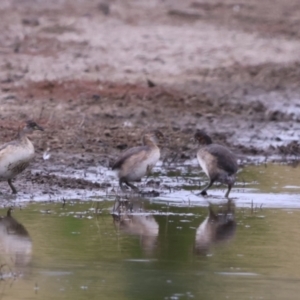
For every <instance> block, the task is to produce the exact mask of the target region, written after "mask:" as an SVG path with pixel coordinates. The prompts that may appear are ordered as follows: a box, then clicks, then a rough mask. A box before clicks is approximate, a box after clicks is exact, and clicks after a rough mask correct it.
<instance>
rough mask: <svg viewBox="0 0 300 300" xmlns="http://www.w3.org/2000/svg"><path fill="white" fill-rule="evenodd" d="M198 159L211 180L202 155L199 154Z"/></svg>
mask: <svg viewBox="0 0 300 300" xmlns="http://www.w3.org/2000/svg"><path fill="white" fill-rule="evenodd" d="M197 159H198V162H199V165H200V167H201V168H202V170H203V171H204V173H205V174H206V175H207V177H208V178H209V172H208V168H207V163H206V161H205V160H204V159H203V158H202V157H201V155H200V154H199V153H197Z"/></svg>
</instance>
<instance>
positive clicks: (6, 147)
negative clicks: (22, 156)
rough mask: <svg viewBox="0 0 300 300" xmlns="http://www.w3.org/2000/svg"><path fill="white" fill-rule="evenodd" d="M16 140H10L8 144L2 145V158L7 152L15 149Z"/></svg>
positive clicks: (0, 151) (0, 148)
mask: <svg viewBox="0 0 300 300" xmlns="http://www.w3.org/2000/svg"><path fill="white" fill-rule="evenodd" d="M16 144H17V143H16V141H11V142H8V143H6V144H3V145H1V146H0V158H1V157H2V155H3V154H4V153H5V152H10V151H13V149H14V147H15V146H16Z"/></svg>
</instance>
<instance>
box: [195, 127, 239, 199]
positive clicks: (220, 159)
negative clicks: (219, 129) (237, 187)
mask: <svg viewBox="0 0 300 300" xmlns="http://www.w3.org/2000/svg"><path fill="white" fill-rule="evenodd" d="M194 140H195V141H197V142H198V144H199V145H200V148H199V150H198V151H197V159H198V162H199V164H200V166H201V168H202V170H203V171H204V173H205V174H206V175H207V177H208V178H209V180H210V182H209V184H208V185H207V186H206V187H205V188H204V189H203V190H202V191H201V193H200V194H201V195H203V196H206V195H207V190H208V189H209V188H210V187H211V186H212V185H213V183H214V182H215V181H217V182H221V183H223V184H226V185H227V186H228V190H227V192H226V194H225V197H226V198H228V196H229V193H230V191H231V188H232V186H233V185H234V183H235V179H236V172H237V170H238V164H237V159H236V156H235V154H234V153H232V152H231V151H230V150H229V149H228V148H227V147H224V146H222V145H219V144H214V143H213V142H212V139H211V138H210V136H208V135H207V134H206V132H205V131H203V130H197V131H196V133H195V134H194Z"/></svg>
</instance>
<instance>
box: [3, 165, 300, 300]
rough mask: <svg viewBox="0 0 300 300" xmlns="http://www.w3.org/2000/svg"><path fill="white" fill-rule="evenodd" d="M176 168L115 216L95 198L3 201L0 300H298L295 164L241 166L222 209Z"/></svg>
mask: <svg viewBox="0 0 300 300" xmlns="http://www.w3.org/2000/svg"><path fill="white" fill-rule="evenodd" d="M182 170H183V171H182V173H173V174H172V172H169V173H165V174H162V173H161V174H160V180H161V182H162V183H163V184H164V186H167V187H169V192H168V193H163V194H162V195H161V196H160V197H157V198H153V199H152V200H146V199H136V201H133V202H132V212H126V210H125V209H124V207H122V209H123V210H122V213H121V215H118V214H115V215H112V214H111V212H112V207H113V205H114V202H113V201H106V200H105V199H106V198H105V197H103V196H102V197H100V198H98V199H97V200H95V199H96V197H94V200H88V199H87V198H85V200H86V201H71V200H68V201H66V202H65V203H64V204H63V201H61V200H59V198H58V199H57V201H58V202H35V203H31V204H28V203H26V204H25V203H22V202H18V201H17V202H13V201H11V202H10V203H8V204H7V205H12V204H13V205H15V209H14V211H13V212H12V217H9V216H8V217H4V218H2V219H0V279H2V280H0V296H1V297H0V299H104V300H105V299H118V300H123V299H124V300H125V299H126V300H127V299H128V300H135V299H137V300H141V299H145V300H148V299H149V300H153V299H166V300H167V299H170V300H177V299H203V300H204V299H300V255H299V253H300V252H299V246H300V234H299V232H300V209H299V207H300V187H299V178H300V168H297V167H296V168H294V167H291V166H287V165H280V164H277V165H260V166H249V167H245V168H243V169H242V171H241V172H240V173H239V175H238V182H237V184H236V186H235V188H234V189H233V191H232V194H231V196H232V198H233V201H232V202H230V203H224V198H223V196H224V193H225V189H224V188H223V187H219V186H216V187H214V188H213V189H211V190H209V197H208V198H203V197H198V196H197V195H196V193H195V192H196V191H199V185H198V186H197V182H198V181H199V170H198V169H197V170H195V171H194V170H189V171H188V170H186V169H184V168H183V169H182ZM153 178H154V179H155V174H154V177H153ZM200 178H201V182H203V181H204V182H205V180H206V179H205V178H204V177H201V176H200ZM195 182H196V184H195ZM201 184H202V183H201ZM150 188H151V187H150ZM18 197H22V194H21V196H18ZM81 199H82V197H81ZM17 200H18V199H17ZM19 200H22V199H19ZM36 200H37V199H36ZM209 202H212V203H214V205H213V206H210V207H211V209H210V210H209V207H208V205H209ZM18 203H19V204H22V208H19V207H18V205H19V204H18ZM234 204H235V205H234ZM6 212H7V208H5V209H1V210H0V214H1V215H3V216H5V215H6ZM209 214H210V219H208V216H209Z"/></svg>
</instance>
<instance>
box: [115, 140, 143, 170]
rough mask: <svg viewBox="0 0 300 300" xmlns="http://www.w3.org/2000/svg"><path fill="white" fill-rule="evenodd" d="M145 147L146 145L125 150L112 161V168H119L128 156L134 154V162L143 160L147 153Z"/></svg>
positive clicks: (130, 156)
mask: <svg viewBox="0 0 300 300" xmlns="http://www.w3.org/2000/svg"><path fill="white" fill-rule="evenodd" d="M147 149H148V148H147V146H140V147H134V148H130V149H127V150H125V151H124V152H123V153H122V154H121V156H120V157H119V158H118V160H117V161H116V162H115V163H114V165H113V166H112V169H113V170H115V169H120V168H121V166H122V165H123V163H124V162H125V161H126V160H128V159H129V158H133V157H134V156H135V157H136V162H140V161H142V160H144V158H145V157H146V155H147Z"/></svg>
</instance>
